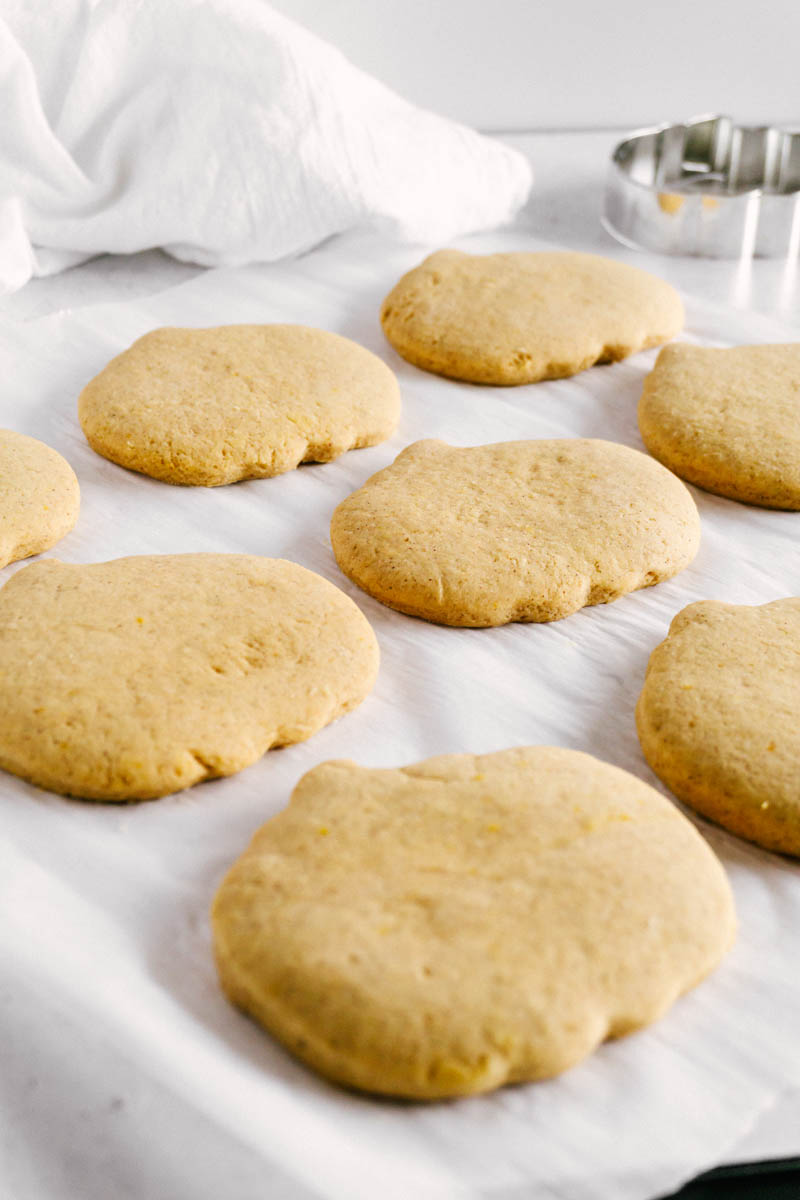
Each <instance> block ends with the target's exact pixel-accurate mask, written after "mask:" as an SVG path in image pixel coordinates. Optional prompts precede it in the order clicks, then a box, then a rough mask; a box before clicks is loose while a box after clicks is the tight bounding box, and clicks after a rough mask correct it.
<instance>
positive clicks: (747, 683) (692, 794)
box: [636, 598, 800, 855]
mask: <svg viewBox="0 0 800 1200" xmlns="http://www.w3.org/2000/svg"><path fill="white" fill-rule="evenodd" d="M799 713H800V599H798V598H790V599H786V600H773V601H772V602H771V603H770V604H762V605H758V606H755V607H750V606H748V605H734V604H719V603H717V602H715V601H714V602H712V601H701V602H700V603H697V604H690V605H689V606H688V608H684V609H683V610H682V612H679V613H678V615H677V616H676V617H675V619H674V620H673V622H672V624H671V625H670V629H669V634H668V636H667V639H666V641H663V642H662V643H661V645H660V646H657V647H656V649H655V650H654V651H653V653H652V654H651V656H650V662H649V664H648V667H647V676H646V679H645V683H644V688H643V690H642V694H641V696H640V697H639V703H638V707H637V709H636V721H637V725H638V729H639V740H640V742H641V744H642V750H643V751H644V756H645V758H646V759H647V761H648V762H649V764H650V766H651V767H652V768H653V770H654V771H655V773H656V775H658V777H659V778H660V779H661V780H663V782H664V783H665V784H666V785H667V787H668V788H670V790H671V791H673V792H674V793H675V795H676V796H678V798H679V799H681V800H684V801H685V802H686V803H687V804H690V805H691V806H692V807H693V808H695V809H697V811H698V812H700V813H702V814H703V815H704V816H706V817H710V818H711V820H712V821H716V822H718V824H720V825H724V826H725V827H726V828H727V829H730V830H731V831H732V832H733V833H737V834H739V836H740V837H744V838H749V839H750V841H753V842H758V843H759V844H760V845H762V846H766V847H767V848H768V849H770V850H781V851H784V852H785V853H787V854H796V855H800V773H799V772H798V763H800V723H798V714H799Z"/></svg>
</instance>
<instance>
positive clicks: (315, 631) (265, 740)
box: [0, 554, 378, 800]
mask: <svg viewBox="0 0 800 1200" xmlns="http://www.w3.org/2000/svg"><path fill="white" fill-rule="evenodd" d="M377 668H378V646H377V642H376V640H375V635H374V634H373V632H372V630H371V629H370V627H369V625H368V623H367V621H366V620H365V618H364V617H363V616H362V614H361V612H360V611H359V609H358V608H357V607H356V606H355V604H353V602H352V600H350V599H348V597H347V596H345V595H344V594H343V593H342V592H340V591H339V589H338V588H335V587H334V586H333V584H331V583H328V582H327V580H325V579H322V578H320V576H319V575H315V574H314V573H313V572H312V571H307V570H305V569H304V568H303V567H299V566H297V564H296V563H291V562H284V561H283V560H281V559H274V558H257V557H255V556H250V555H244V554H182V555H164V556H153V555H143V556H141V557H137V558H119V559H114V560H113V561H111V562H107V563H95V564H92V565H91V566H66V565H65V564H64V563H60V562H57V561H55V560H54V559H46V560H44V561H43V562H39V563H35V564H34V565H32V566H30V567H26V568H25V569H23V570H22V571H19V572H18V573H17V574H16V575H15V576H14V577H13V578H12V579H11V580H10V581H9V582H8V583H7V584H6V585H5V587H4V588H2V590H0V712H2V714H3V719H2V721H0V767H3V768H4V769H5V770H6V771H12V772H13V773H14V774H15V775H21V776H22V778H23V779H27V780H29V781H30V782H31V783H35V784H37V785H38V786H39V787H43V788H50V789H52V790H53V791H56V792H64V793H68V794H71V795H75V796H84V797H87V798H88V799H93V800H145V799H150V798H152V797H155V796H163V795H166V794H167V793H168V792H175V791H178V790H180V789H181V788H186V787H190V786H191V785H192V784H194V783H198V782H200V781H201V780H203V779H211V778H215V777H216V776H219V775H232V774H233V773H234V772H235V771H241V770H242V768H243V767H246V766H248V765H249V764H250V763H252V762H255V760H256V759H257V758H260V757H261V755H262V754H264V752H265V751H266V750H269V749H270V747H272V746H284V745H288V744H289V743H291V742H299V741H303V740H304V739H305V738H308V737H310V736H311V735H312V734H313V733H316V731H317V730H318V729H321V728H322V726H323V725H327V724H328V722H329V721H333V720H335V718H336V717H339V716H341V715H342V713H345V712H348V711H349V710H350V709H351V708H355V707H356V705H357V704H360V702H361V701H362V700H363V699H364V697H365V696H366V694H367V693H368V692H369V690H370V688H371V687H372V684H373V682H374V680H375V675H376V672H377Z"/></svg>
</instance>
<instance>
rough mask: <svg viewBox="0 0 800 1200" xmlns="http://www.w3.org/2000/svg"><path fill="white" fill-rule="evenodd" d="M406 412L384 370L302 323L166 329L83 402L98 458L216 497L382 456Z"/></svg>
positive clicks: (115, 366) (103, 376)
mask: <svg viewBox="0 0 800 1200" xmlns="http://www.w3.org/2000/svg"><path fill="white" fill-rule="evenodd" d="M399 413H400V391H399V388H398V386H397V380H396V379H395V377H394V375H393V374H392V372H391V371H390V370H389V368H388V367H387V366H386V365H385V363H383V362H381V360H380V359H379V358H377V357H376V356H375V355H374V354H371V353H370V352H369V350H365V349H364V347H363V346H359V345H357V344H356V343H355V342H351V341H350V340H349V339H348V338H343V337H339V336H338V334H335V333H327V332H326V331H325V330H323V329H307V328H306V327H305V326H302V325H223V326H220V327H219V328H216V329H156V330H154V331H153V332H152V333H147V334H145V336H144V337H142V338H139V340H138V341H137V342H134V344H133V345H132V346H131V347H130V349H128V350H126V351H125V352H124V353H123V354H120V355H118V357H117V358H114V359H112V361H111V362H110V363H109V364H108V366H107V367H105V369H104V370H103V371H101V372H100V374H99V375H98V376H97V377H96V378H95V379H93V380H92V381H91V383H89V384H88V385H87V386H86V387H85V388H84V390H83V392H82V393H81V396H80V399H79V401H78V415H79V418H80V423H81V426H82V428H83V432H84V433H85V434H86V438H87V440H88V442H89V445H90V446H91V447H92V448H93V449H94V450H96V451H97V452H98V454H102V455H104V457H105V458H110V459H111V461H112V462H116V463H119V464H120V466H123V467H129V468H130V469H131V470H133V471H141V472H143V473H144V474H145V475H152V476H153V477H154V478H155V479H163V480H165V481H166V482H167V483H184V484H203V485H205V486H207V487H214V486H217V485H218V484H223V483H234V482H235V481H237V480H239V479H261V478H264V477H265V476H268V475H280V474H281V473H282V472H284V471H291V470H292V468H293V467H296V466H297V465H298V464H299V463H301V462H328V461H330V459H333V458H336V457H338V455H340V454H343V453H344V451H345V450H352V449H355V448H356V447H359V446H374V445H375V444H376V443H377V442H382V441H383V440H384V439H385V438H387V437H389V435H390V434H391V432H392V430H393V429H394V427H395V425H396V424H397V420H398V416H399Z"/></svg>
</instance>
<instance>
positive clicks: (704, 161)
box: [602, 116, 800, 259]
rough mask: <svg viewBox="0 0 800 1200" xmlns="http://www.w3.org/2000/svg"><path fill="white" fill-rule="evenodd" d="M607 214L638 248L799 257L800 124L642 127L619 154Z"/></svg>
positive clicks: (700, 120) (719, 119)
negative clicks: (788, 126) (793, 127)
mask: <svg viewBox="0 0 800 1200" xmlns="http://www.w3.org/2000/svg"><path fill="white" fill-rule="evenodd" d="M602 221H603V225H604V226H605V228H606V229H607V230H608V232H609V233H611V234H612V235H613V236H614V237H615V238H617V240H618V241H620V242H623V243H624V244H625V245H627V246H632V247H633V248H634V249H637V250H638V249H646V250H657V251H658V252H659V253H661V254H687V255H697V256H701V257H704V258H741V257H751V256H756V257H762V258H786V259H796V258H797V256H798V253H800V130H789V129H779V128H777V127H775V126H748V125H736V124H735V123H734V122H733V120H732V119H731V118H730V117H725V116H702V117H694V118H692V119H691V120H689V121H687V122H686V123H685V124H684V125H659V126H656V127H654V128H652V129H640V130H637V131H635V132H634V133H632V134H630V135H629V136H628V137H626V138H625V140H624V141H623V142H620V143H619V145H618V146H617V147H616V148H615V150H614V152H613V154H612V156H611V162H610V165H609V172H608V177H607V181H606V193H605V204H604V211H603V215H602Z"/></svg>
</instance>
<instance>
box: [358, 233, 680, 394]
mask: <svg viewBox="0 0 800 1200" xmlns="http://www.w3.org/2000/svg"><path fill="white" fill-rule="evenodd" d="M381 323H382V325H383V331H384V333H385V334H386V337H387V338H388V339H389V341H390V342H391V344H392V345H393V346H394V348H395V350H397V352H398V354H401V355H402V356H403V358H406V359H408V361H409V362H411V363H413V364H414V365H415V366H417V367H422V368H423V369H424V370H426V371H433V372H435V373H436V374H437V375H449V376H450V377H451V378H453V379H465V380H468V381H471V382H473V383H494V384H516V383H535V382H536V381H537V380H539V379H559V378H561V377H562V376H565V375H574V374H575V373H576V372H577V371H583V370H584V369H585V368H586V367H591V366H592V365H593V364H594V363H598V362H614V361H616V360H617V359H620V358H625V357H626V356H627V355H629V354H635V353H636V351H637V350H642V349H644V348H645V347H647V346H657V345H660V343H661V342H666V341H668V340H669V338H672V337H674V336H675V334H676V333H678V332H679V331H680V329H681V328H682V326H683V304H682V303H681V299H680V297H679V295H678V293H677V292H676V291H675V289H674V288H672V287H670V285H669V284H668V283H664V281H663V280H661V279H657V278H656V277H655V276H654V275H648V274H647V273H646V272H644V271H640V270H638V268H636V267H631V266H628V265H627V264H626V263H621V262H617V261H615V260H614V259H611V258H601V257H599V256H598V255H595V254H574V253H567V252H547V253H536V254H531V253H510V254H462V253H461V252H460V251H458V250H439V251H437V252H436V254H431V255H430V257H429V258H426V259H425V261H424V262H422V263H420V265H419V266H418V267H415V268H414V270H413V271H409V272H408V274H407V275H404V276H403V278H402V279H401V280H400V281H399V282H398V283H397V284H395V286H394V288H392V290H391V292H390V293H389V295H388V296H387V297H386V299H385V300H384V302H383V307H382V309H381Z"/></svg>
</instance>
